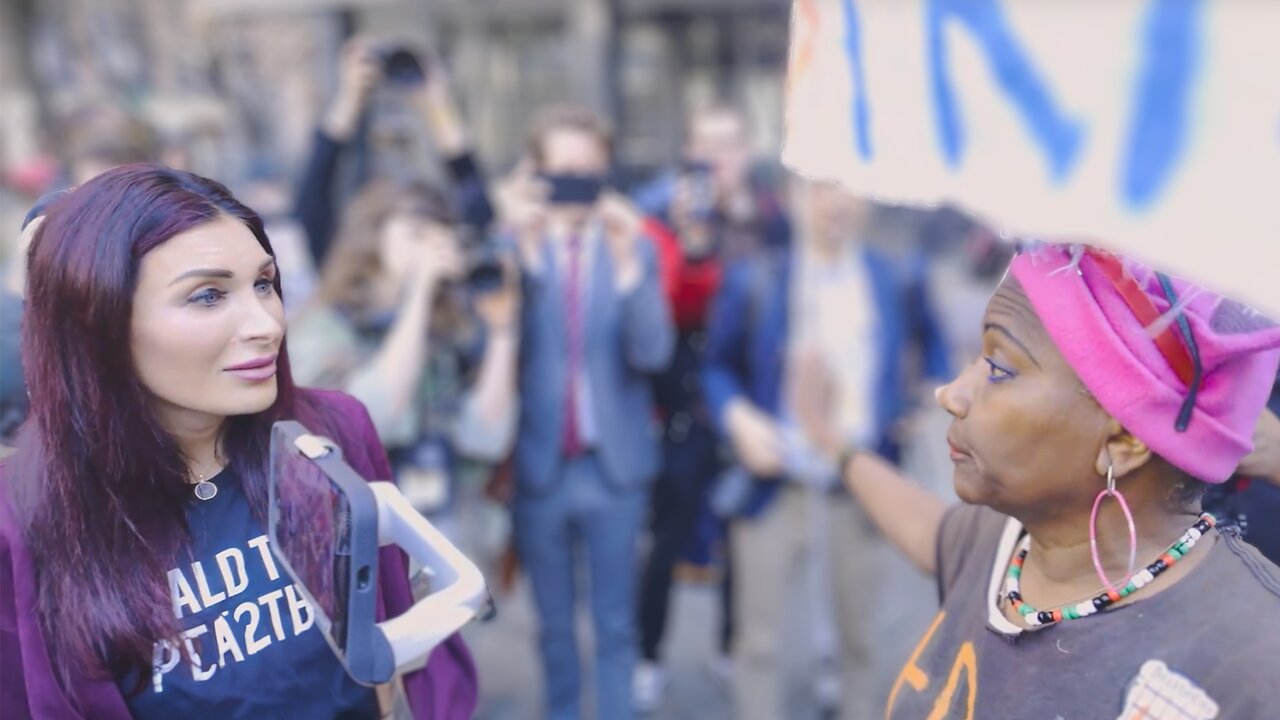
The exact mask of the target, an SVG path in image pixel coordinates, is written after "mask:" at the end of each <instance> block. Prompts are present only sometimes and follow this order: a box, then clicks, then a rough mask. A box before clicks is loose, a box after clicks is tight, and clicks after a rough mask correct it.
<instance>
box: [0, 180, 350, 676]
mask: <svg viewBox="0 0 1280 720" xmlns="http://www.w3.org/2000/svg"><path fill="white" fill-rule="evenodd" d="M221 216H228V217H232V218H235V219H236V220H239V221H240V222H242V223H244V225H245V227H247V228H249V230H250V231H251V232H252V233H253V235H254V237H256V238H257V240H258V243H259V244H260V245H261V246H262V248H263V249H264V250H266V252H267V253H269V254H273V255H274V253H273V252H272V249H271V243H270V242H269V241H268V240H267V235H266V233H265V232H264V231H263V227H262V220H261V219H260V218H259V217H258V215H257V214H256V213H254V212H253V211H252V210H250V209H249V208H247V207H245V206H244V205H242V204H240V203H239V202H238V201H237V200H236V199H235V198H234V197H232V196H231V193H230V192H229V191H228V190H227V189H226V188H225V187H223V186H222V185H220V184H219V183H217V182H214V181H212V180H208V179H206V178H202V177H199V176H197V175H193V174H191V173H186V172H181V171H177V170H172V169H169V168H167V167H164V166H162V165H153V164H136V165H126V166H123V167H119V168H116V169H114V170H110V171H108V172H106V173H103V174H102V175H99V176H98V177H96V178H94V179H93V180H90V181H89V182H87V183H85V184H84V185H83V186H81V187H80V188H78V189H76V190H75V191H73V192H71V193H69V194H68V195H66V196H65V197H63V198H61V199H59V200H58V201H56V202H55V203H54V204H53V205H52V206H51V207H50V208H49V211H48V213H47V215H46V217H45V221H44V224H43V225H42V226H41V227H40V229H39V231H38V232H37V234H36V236H35V238H34V239H33V240H32V244H31V249H30V251H29V253H30V254H29V266H28V267H29V269H28V280H27V292H28V296H27V307H26V317H25V324H24V327H23V336H22V342H23V364H24V367H25V369H26V380H27V385H28V389H29V391H30V396H31V414H30V417H29V419H28V421H27V423H26V425H25V426H24V427H23V429H22V431H21V433H20V435H19V440H18V450H17V452H16V453H15V454H14V456H13V457H12V458H11V462H10V463H9V464H10V467H9V472H8V473H6V474H7V475H8V476H9V483H8V484H9V487H10V490H11V495H12V499H13V505H14V509H15V511H16V512H17V514H18V518H19V520H20V522H21V523H22V524H23V533H24V539H25V541H26V542H27V544H28V546H29V548H30V551H31V553H32V556H33V559H34V560H35V567H36V580H37V584H38V593H37V598H38V601H37V610H38V612H39V614H40V621H41V626H42V628H43V631H44V636H45V640H46V643H47V644H48V646H49V647H50V648H51V650H52V653H53V661H54V665H55V667H56V668H58V670H59V672H60V675H61V678H62V681H63V682H64V684H67V685H69V684H70V683H72V682H74V678H75V677H76V676H77V675H81V674H101V672H102V671H103V670H106V671H107V672H109V673H110V674H111V675H113V676H114V677H116V678H121V677H124V676H125V675H126V674H128V673H129V672H130V671H131V670H137V671H138V677H139V678H140V682H145V678H146V677H148V673H149V668H150V667H151V663H152V649H153V646H154V643H155V642H156V641H157V640H161V639H170V638H174V637H176V636H177V634H178V631H179V627H178V625H177V621H176V619H175V618H174V614H173V605H172V603H171V600H170V597H169V595H170V590H169V586H168V581H167V572H168V570H169V569H170V568H172V567H174V565H175V563H176V562H177V560H178V555H179V553H180V552H181V551H182V549H183V548H184V547H185V546H186V544H187V542H188V540H189V529H188V527H187V525H186V512H185V507H186V504H187V502H188V498H189V497H190V489H189V486H188V484H187V475H188V471H187V463H186V458H184V456H183V453H182V451H181V449H180V448H179V446H178V444H177V442H176V441H175V439H174V438H173V437H172V436H171V435H170V434H169V433H168V432H167V431H166V430H165V429H164V428H163V427H162V426H161V424H160V422H159V421H158V419H157V417H156V415H155V413H154V412H153V410H152V398H151V395H150V393H149V392H148V391H147V389H146V388H145V387H144V386H143V384H142V381H141V379H140V378H139V377H138V373H137V370H136V369H135V365H134V361H133V356H132V352H131V350H130V347H129V344H128V342H121V339H122V338H126V339H127V338H129V337H130V327H131V318H132V314H133V296H134V290H135V288H136V287H137V283H138V268H139V262H140V261H141V259H142V257H143V256H144V255H146V254H147V253H148V252H150V251H151V250H152V249H154V248H156V247H157V246H159V245H160V244H162V243H164V242H165V241H167V240H168V239H170V238H172V237H174V236H175V235H178V234H179V233H182V232H185V231H187V230H190V229H192V228H195V227H197V226H199V225H202V224H204V223H207V222H210V221H213V220H216V219H217V218H219V217H221ZM277 277H279V276H278V275H277ZM275 289H276V292H277V293H279V292H280V284H279V281H278V280H277V281H276V282H275ZM277 382H278V386H279V394H278V396H277V398H276V401H275V403H274V404H273V405H272V406H271V407H270V408H268V409H267V410H265V411H263V412H260V413H257V414H255V415H245V416H239V417H231V418H228V421H227V423H226V424H225V426H224V430H223V436H222V438H221V441H222V442H221V447H222V449H223V452H224V453H225V457H226V458H227V459H228V460H229V462H230V467H231V469H232V470H233V471H234V472H236V473H237V474H238V475H239V477H240V478H241V479H242V481H243V483H244V489H245V494H246V495H247V496H248V498H249V501H250V504H251V507H252V509H253V512H254V514H255V515H256V516H257V517H259V518H260V519H262V518H265V516H266V505H267V479H268V462H269V459H268V454H269V442H270V431H271V425H272V423H273V422H275V421H276V420H279V419H283V418H292V419H300V420H303V422H304V424H307V423H308V422H314V423H318V424H319V425H320V427H316V428H314V429H316V430H328V429H329V427H328V425H329V424H328V422H327V421H326V420H325V418H324V417H323V413H322V412H321V410H320V408H317V407H312V403H310V402H308V401H306V399H305V396H304V395H302V394H300V393H299V392H298V391H297V389H296V388H295V387H294V384H293V379H292V376H291V374H290V372H289V360H288V354H287V352H286V349H285V348H284V347H281V349H280V355H279V359H278V374H277Z"/></svg>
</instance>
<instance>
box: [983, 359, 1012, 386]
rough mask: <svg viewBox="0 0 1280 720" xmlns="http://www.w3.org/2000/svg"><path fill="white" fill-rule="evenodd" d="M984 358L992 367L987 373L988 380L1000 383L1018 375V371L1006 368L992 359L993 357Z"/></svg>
mask: <svg viewBox="0 0 1280 720" xmlns="http://www.w3.org/2000/svg"><path fill="white" fill-rule="evenodd" d="M983 360H985V361H986V362H987V365H988V366H989V367H990V368H991V371H990V372H989V373H988V374H987V380H990V381H991V382H993V383H1000V382H1004V381H1006V380H1012V379H1013V378H1015V377H1017V375H1018V374H1017V373H1015V372H1014V371H1012V370H1010V369H1008V368H1004V367H1001V366H999V365H997V364H996V361H995V360H992V359H991V358H983Z"/></svg>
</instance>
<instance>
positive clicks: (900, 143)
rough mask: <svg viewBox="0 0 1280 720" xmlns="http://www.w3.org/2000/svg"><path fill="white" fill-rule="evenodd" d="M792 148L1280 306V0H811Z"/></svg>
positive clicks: (836, 172) (890, 194) (1000, 222)
mask: <svg viewBox="0 0 1280 720" xmlns="http://www.w3.org/2000/svg"><path fill="white" fill-rule="evenodd" d="M787 92H788V98H787V131H786V141H785V145H784V150H783V160H784V162H786V163H787V164H788V165H789V166H790V167H792V168H793V169H794V170H796V171H797V172H799V173H800V174H803V175H806V176H809V177H821V178H826V179H834V180H839V181H840V182H842V183H843V184H845V185H846V186H847V187H848V188H849V189H851V190H852V191H854V192H857V193H859V194H864V195H870V196H874V197H877V198H879V199H883V200H886V201H890V202H903V203H941V202H953V203H955V204H957V205H958V206H960V207H962V208H964V209H966V210H969V211H971V212H973V213H975V214H976V215H978V216H979V217H981V218H982V219H984V220H986V221H987V222H989V223H991V224H992V225H993V226H995V227H997V228H999V229H1001V230H1004V231H1008V232H1010V233H1014V234H1018V235H1024V236H1032V237H1036V238H1041V239H1051V240H1070V241H1081V242H1090V243H1093V244H1097V245H1100V246H1104V247H1110V248H1112V249H1115V250H1118V251H1121V252H1125V253H1128V254H1131V255H1133V256H1134V257H1137V258H1141V259H1143V260H1145V261H1147V262H1149V263H1152V264H1154V265H1156V266H1159V267H1161V268H1162V269H1165V270H1167V271H1169V272H1172V273H1175V274H1178V275H1181V276H1183V277H1186V278H1188V279H1190V280H1193V281H1195V282H1198V283H1201V284H1204V285H1206V286H1207V287H1209V288H1212V289H1213V290H1215V291H1217V292H1220V293H1223V294H1227V295H1230V296H1232V297H1235V298H1237V299H1239V300H1242V301H1244V302H1247V303H1250V304H1252V305H1254V306H1255V307H1258V308H1259V309H1262V310H1264V311H1265V312H1267V313H1268V314H1270V315H1272V317H1280V2H1274V1H1271V0H1216V1H1214V2H1209V1H1208V0H795V3H794V5H793V11H792V29H791V58H790V68H789V71H788V89H787Z"/></svg>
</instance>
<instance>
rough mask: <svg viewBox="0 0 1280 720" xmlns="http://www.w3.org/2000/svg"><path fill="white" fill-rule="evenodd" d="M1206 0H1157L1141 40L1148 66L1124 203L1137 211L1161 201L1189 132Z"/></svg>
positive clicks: (1139, 93) (1139, 91) (1141, 80)
mask: <svg viewBox="0 0 1280 720" xmlns="http://www.w3.org/2000/svg"><path fill="white" fill-rule="evenodd" d="M1205 5H1206V3H1205V2H1203V0H1154V2H1153V3H1152V6H1151V13H1150V15H1149V16H1148V17H1147V26H1146V36H1145V37H1144V38H1143V40H1144V42H1143V45H1144V50H1143V52H1144V55H1143V57H1144V58H1145V62H1146V65H1145V66H1144V67H1143V68H1142V70H1141V72H1140V74H1139V75H1138V84H1137V87H1136V88H1135V98H1136V103H1135V106H1134V116H1133V125H1132V127H1131V128H1130V134H1129V143H1128V157H1127V158H1125V163H1124V165H1123V167H1122V170H1121V172H1123V173H1124V176H1123V178H1122V179H1121V186H1122V188H1123V193H1124V200H1125V202H1127V203H1128V204H1129V206H1130V207H1132V208H1135V209H1139V208H1142V207H1145V206H1147V205H1149V204H1150V203H1151V202H1153V201H1154V200H1155V199H1156V198H1157V197H1159V194H1160V190H1161V188H1163V187H1164V184H1165V182H1166V181H1167V180H1168V178H1169V176H1170V172H1171V171H1172V170H1173V167H1174V166H1175V165H1176V164H1177V161H1178V155H1179V154H1180V153H1181V151H1182V149H1183V147H1184V145H1185V143H1186V139H1187V135H1188V132H1189V130H1190V128H1189V127H1188V123H1189V119H1188V115H1189V110H1190V107H1189V106H1190V104H1191V86H1192V80H1193V76H1194V74H1195V71H1196V69H1197V65H1198V53H1197V51H1198V50H1199V46H1198V43H1197V41H1198V40H1199V34H1198V28H1199V24H1200V22H1199V21H1200V17H1201V14H1202V12H1203V10H1204V7H1205Z"/></svg>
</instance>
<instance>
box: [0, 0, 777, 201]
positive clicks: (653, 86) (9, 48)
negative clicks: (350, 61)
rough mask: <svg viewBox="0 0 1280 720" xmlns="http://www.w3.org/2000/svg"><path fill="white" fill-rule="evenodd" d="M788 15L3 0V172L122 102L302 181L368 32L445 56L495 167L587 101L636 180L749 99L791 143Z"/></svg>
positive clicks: (720, 9)
mask: <svg viewBox="0 0 1280 720" xmlns="http://www.w3.org/2000/svg"><path fill="white" fill-rule="evenodd" d="M788 8H789V2H787V0H437V1H435V2H425V1H420V0H412V1H410V0H0V27H2V28H3V30H0V32H3V33H4V37H3V38H2V39H3V40H4V42H3V43H2V45H3V48H2V49H0V56H2V57H0V59H2V60H3V61H4V62H3V63H0V64H2V65H3V66H4V68H5V69H4V70H3V71H2V72H3V80H4V88H3V100H4V103H3V104H4V106H5V109H4V110H3V112H2V113H0V123H2V125H0V127H3V128H4V134H5V138H4V141H3V143H0V163H3V165H4V169H5V171H6V177H9V176H10V175H11V174H12V171H13V169H14V168H19V167H23V166H24V163H29V162H30V161H31V160H32V159H33V158H35V157H50V156H53V157H56V156H57V154H58V152H59V149H60V148H59V131H60V128H59V120H60V119H61V118H64V117H66V116H67V115H68V114H69V113H71V112H73V111H74V110H75V109H76V108H77V107H78V106H82V105H84V104H86V103H92V102H110V103H114V104H116V105H119V106H121V107H124V108H126V109H128V110H129V111H131V112H134V113H136V114H138V115H140V116H142V117H144V118H146V119H147V120H148V121H149V122H150V123H152V125H153V126H155V127H156V128H157V130H158V131H159V132H160V133H161V134H162V136H163V137H164V139H165V141H166V143H167V144H168V145H169V146H170V147H173V148H176V150H177V151H179V152H181V153H183V154H184V155H185V160H186V162H187V163H188V164H189V165H190V167H191V168H192V169H194V170H196V171H198V172H203V173H206V174H209V175H213V176H215V177H218V178H220V179H223V180H226V181H228V182H232V183H235V182H238V181H241V180H245V179H253V178H280V179H284V178H290V177H293V176H295V175H296V172H297V169H298V166H299V164H300V163H301V162H302V159H303V156H304V154H305V152H306V148H307V144H308V140H309V135H310V130H311V128H312V127H313V125H314V123H315V120H316V118H317V116H318V114H319V113H320V111H321V109H322V108H323V106H324V104H325V102H326V100H327V98H328V96H329V94H330V93H331V91H332V88H333V84H334V81H335V77H334V75H335V66H336V60H337V56H338V51H339V48H340V46H341V43H342V40H343V39H344V38H345V37H347V36H348V35H350V34H352V33H355V32H363V33H371V34H374V35H376V36H382V37H393V38H397V39H399V40H401V41H404V42H408V43H411V44H412V45H415V46H417V47H421V48H430V49H432V50H433V51H434V52H437V53H439V54H440V56H441V57H443V58H444V59H445V61H446V63H447V65H448V66H449V67H450V72H451V75H452V76H453V80H454V85H455V87H456V88H457V92H458V94H459V96H460V98H461V101H462V104H463V106H464V108H465V110H466V112H467V115H468V120H469V122H470V124H471V128H472V133H473V136H474V139H475V143H476V146H477V148H478V150H479V152H480V154H481V156H482V157H483V158H484V160H485V161H486V162H487V163H488V164H489V165H490V167H492V168H494V169H495V170H502V169H505V168H506V167H508V166H509V165H510V164H512V163H513V162H514V161H515V160H516V159H517V158H518V156H519V154H520V152H521V150H522V147H523V134H524V133H523V129H524V125H525V123H526V122H527V120H528V118H529V117H530V116H531V114H532V113H533V112H534V111H535V110H536V109H537V108H538V107H539V106H542V105H544V104H546V103H549V102H558V101H575V102H584V103H586V104H588V105H591V106H593V107H595V108H597V109H598V110H600V111H601V112H603V113H605V114H606V116H608V117H609V118H611V119H612V120H613V122H614V123H615V125H616V127H617V130H618V153H619V161H620V163H619V164H620V166H621V169H622V170H621V171H622V178H620V179H622V180H623V181H624V182H626V181H629V180H634V179H638V178H641V177H644V176H645V175H647V174H649V173H651V172H653V171H655V170H656V169H658V168H660V167H662V166H664V165H666V164H669V163H671V162H673V161H674V160H675V159H676V158H677V157H678V154H679V150H680V143H681V136H682V134H683V124H684V116H685V114H686V113H687V111H688V109H689V108H690V107H693V106H696V105H698V104H700V103H703V102H706V101H709V100H711V99H713V98H719V99H724V98H728V99H733V100H736V101H739V102H741V103H743V104H744V105H746V106H748V107H749V108H750V109H751V111H752V115H753V117H754V119H755V125H754V128H753V130H754V133H755V136H756V137H755V139H756V142H757V144H758V145H759V148H760V149H761V150H762V151H768V150H772V149H776V148H777V146H778V143H779V139H780V136H781V126H782V83H783V75H784V63H785V56H786V42H787V30H786V28H787V13H788ZM392 105H394V100H392V99H387V100H385V102H383V103H381V104H375V113H374V114H375V115H378V116H379V117H377V118H375V119H374V120H373V122H372V123H371V124H372V126H373V129H374V130H375V131H381V133H382V134H383V135H385V134H388V133H390V134H391V135H395V134H396V133H397V132H400V133H407V134H409V135H412V134H413V133H415V132H417V130H416V129H413V128H408V129H406V128H397V127H396V124H397V121H396V112H395V111H394V109H390V110H388V109H387V108H388V107H390V106H392ZM379 108H380V109H379ZM388 128H390V129H388ZM411 139H412V138H411ZM424 152H425V151H424Z"/></svg>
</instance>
